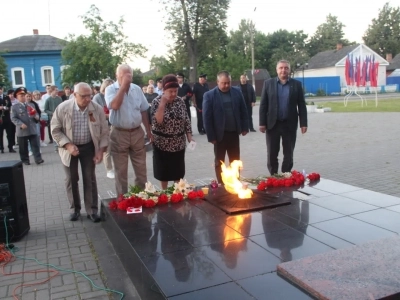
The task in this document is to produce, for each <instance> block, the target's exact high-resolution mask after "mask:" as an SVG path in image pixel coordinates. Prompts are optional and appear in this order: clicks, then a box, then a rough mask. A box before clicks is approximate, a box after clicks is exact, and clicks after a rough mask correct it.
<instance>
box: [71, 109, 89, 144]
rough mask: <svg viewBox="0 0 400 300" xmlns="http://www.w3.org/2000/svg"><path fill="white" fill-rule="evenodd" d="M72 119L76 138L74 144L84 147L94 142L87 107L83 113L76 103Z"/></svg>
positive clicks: (73, 133)
mask: <svg viewBox="0 0 400 300" xmlns="http://www.w3.org/2000/svg"><path fill="white" fill-rule="evenodd" d="M72 118H73V126H72V135H73V137H74V140H73V143H74V144H75V145H84V144H87V143H89V142H90V141H91V140H92V137H91V136H90V129H89V115H88V109H87V107H86V108H85V110H84V111H81V110H80V109H79V107H78V105H77V104H76V102H75V104H74V112H73V116H72Z"/></svg>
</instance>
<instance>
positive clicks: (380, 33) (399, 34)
mask: <svg viewBox="0 0 400 300" xmlns="http://www.w3.org/2000/svg"><path fill="white" fill-rule="evenodd" d="M363 40H364V42H365V44H366V45H368V47H370V48H371V49H373V50H374V51H375V52H377V53H378V54H379V55H381V56H383V57H385V55H386V54H389V53H390V54H392V55H393V56H395V55H396V54H398V53H400V7H390V5H389V3H386V4H385V5H384V6H383V8H382V9H380V10H379V15H378V18H377V19H373V20H372V24H370V25H369V26H368V29H367V31H366V32H365V35H364V36H363Z"/></svg>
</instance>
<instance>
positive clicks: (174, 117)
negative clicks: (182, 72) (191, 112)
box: [151, 74, 194, 189]
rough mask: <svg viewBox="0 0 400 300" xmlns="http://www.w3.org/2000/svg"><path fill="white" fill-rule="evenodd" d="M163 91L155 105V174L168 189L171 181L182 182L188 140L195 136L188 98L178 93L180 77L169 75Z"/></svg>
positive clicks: (153, 127)
mask: <svg viewBox="0 0 400 300" xmlns="http://www.w3.org/2000/svg"><path fill="white" fill-rule="evenodd" d="M162 83H163V94H162V95H160V96H158V97H157V98H155V99H154V100H153V103H152V105H151V115H152V132H153V138H154V140H153V171H154V178H156V179H158V180H160V182H161V188H162V189H166V188H167V186H168V181H174V182H178V181H179V180H180V179H181V178H184V176H185V148H186V140H187V141H188V142H189V143H190V142H191V141H194V140H193V139H192V126H191V124H190V120H189V116H188V114H187V111H186V105H185V102H184V101H183V100H182V98H180V97H178V96H177V93H178V88H179V84H178V79H177V78H176V76H175V75H173V74H169V75H165V76H164V77H163V79H162Z"/></svg>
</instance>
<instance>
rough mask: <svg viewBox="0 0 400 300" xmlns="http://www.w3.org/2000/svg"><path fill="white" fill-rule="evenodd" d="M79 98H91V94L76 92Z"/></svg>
mask: <svg viewBox="0 0 400 300" xmlns="http://www.w3.org/2000/svg"><path fill="white" fill-rule="evenodd" d="M77 94H78V95H79V96H80V97H81V98H91V97H92V94H87V95H81V94H79V93H77Z"/></svg>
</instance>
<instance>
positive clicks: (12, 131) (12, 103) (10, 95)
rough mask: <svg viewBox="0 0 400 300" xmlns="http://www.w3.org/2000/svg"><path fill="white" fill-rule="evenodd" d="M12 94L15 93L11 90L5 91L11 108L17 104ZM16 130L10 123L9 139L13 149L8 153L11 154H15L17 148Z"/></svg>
mask: <svg viewBox="0 0 400 300" xmlns="http://www.w3.org/2000/svg"><path fill="white" fill-rule="evenodd" d="M14 92H15V91H14V90H12V89H11V90H8V91H7V96H8V98H9V99H10V102H11V107H12V106H14V105H15V104H17V103H18V100H17V99H16V98H15V97H14ZM16 130H17V129H16V127H15V124H14V122H11V130H10V133H11V137H10V138H11V139H12V148H13V151H10V152H12V153H14V152H16V151H14V150H15V149H17V148H18V140H17V142H16V141H15V137H16V135H15V133H16Z"/></svg>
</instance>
